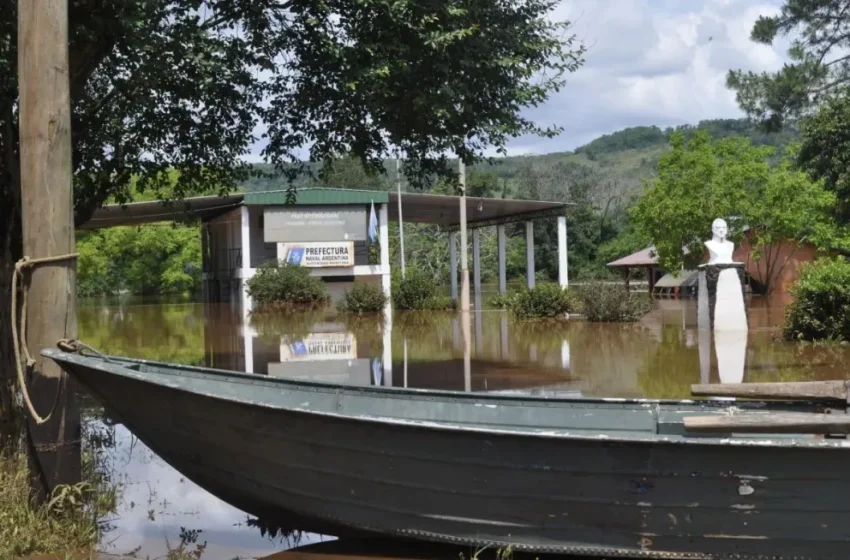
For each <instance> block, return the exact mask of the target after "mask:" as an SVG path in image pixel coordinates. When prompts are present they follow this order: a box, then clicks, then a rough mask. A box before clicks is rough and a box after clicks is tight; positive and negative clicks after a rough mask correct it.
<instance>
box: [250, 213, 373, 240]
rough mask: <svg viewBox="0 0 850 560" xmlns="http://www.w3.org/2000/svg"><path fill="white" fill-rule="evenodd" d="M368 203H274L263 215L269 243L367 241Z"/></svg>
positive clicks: (266, 237) (264, 237)
mask: <svg viewBox="0 0 850 560" xmlns="http://www.w3.org/2000/svg"><path fill="white" fill-rule="evenodd" d="M366 214H367V212H366V207H365V206H357V205H355V206H330V205H316V206H307V205H305V206H286V207H283V206H272V207H269V208H266V209H265V210H264V214H263V224H264V227H263V239H264V240H265V242H266V243H292V242H299V241H301V242H307V241H365V240H366Z"/></svg>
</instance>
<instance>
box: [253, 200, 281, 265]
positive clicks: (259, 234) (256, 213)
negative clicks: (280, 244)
mask: <svg viewBox="0 0 850 560" xmlns="http://www.w3.org/2000/svg"><path fill="white" fill-rule="evenodd" d="M247 208H248V219H249V222H250V224H251V225H250V239H251V267H250V268H258V267H259V266H260V265H261V264H263V263H264V262H266V261H270V260H274V259H276V258H277V244H276V243H265V242H264V241H263V207H262V206H248V207H247Z"/></svg>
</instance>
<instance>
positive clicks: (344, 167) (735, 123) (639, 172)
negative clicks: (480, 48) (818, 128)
mask: <svg viewBox="0 0 850 560" xmlns="http://www.w3.org/2000/svg"><path fill="white" fill-rule="evenodd" d="M700 129H707V130H709V131H710V132H711V134H712V136H713V137H714V138H724V137H728V136H745V137H747V138H750V140H751V141H752V142H753V143H754V144H756V145H769V146H774V147H776V148H777V152H778V153H781V150H782V149H783V148H784V147H785V146H787V145H788V144H789V143H790V142H792V141H794V140H795V139H796V138H797V137H798V136H799V132H798V131H797V129H796V128H794V127H789V128H788V129H786V130H784V131H783V132H781V133H778V134H768V133H765V132H762V131H761V130H759V129H758V128H757V127H756V126H755V125H754V124H752V123H750V122H749V121H747V120H746V119H715V120H705V121H701V122H699V123H698V124H696V125H683V126H679V127H676V128H666V129H661V128H659V127H657V126H637V127H631V128H625V129H623V130H618V131H616V132H613V133H611V134H606V135H603V136H600V137H599V138H596V139H595V140H593V141H591V142H589V143H588V144H585V145H584V146H580V147H578V148H576V149H575V150H574V151H571V152H551V153H546V154H534V155H525V156H513V157H505V158H494V159H493V160H492V162H490V163H480V164H478V165H476V166H474V167H472V168H471V169H470V170H469V171H470V174H471V176H473V177H475V175H478V178H479V180H481V181H484V182H486V183H488V185H489V187H487V189H485V190H486V194H489V195H491V196H493V195H495V196H498V195H501V194H502V193H504V195H507V196H523V195H525V196H528V195H531V194H538V195H544V194H545V195H549V196H550V197H551V196H554V197H555V198H556V199H557V198H561V197H560V196H558V194H560V193H559V192H558V191H562V192H563V191H565V190H568V188H567V186H566V184H567V183H568V182H569V181H570V180H576V179H577V177H578V178H580V180H586V179H587V177H593V178H595V181H597V182H598V181H599V180H602V181H603V182H607V183H616V184H617V185H618V190H619V191H621V195H625V196H626V197H627V198H628V197H631V196H633V195H634V194H637V193H638V192H639V190H640V188H641V186H642V184H643V181H644V180H645V179H647V178H650V177H652V176H653V175H654V174H655V171H656V167H657V164H658V160H659V158H660V157H661V155H662V154H663V153H664V152H665V151H667V150H668V149H669V140H670V135H671V134H672V133H673V132H674V131H676V130H681V131H684V132H685V134H686V135H689V134H691V133H692V132H693V131H695V130H700ZM385 167H386V170H387V173H386V174H385V175H383V176H370V175H368V174H366V173H365V172H364V171H363V169H362V168H361V167H360V165H359V164H358V163H357V162H355V161H351V160H341V161H339V162H338V164H337V165H336V168H335V169H334V171H333V172H332V173H331V174H330V175H329V176H328V177H327V178H326V179H324V180H317V179H311V178H309V177H301V178H299V179H298V181H297V182H296V185H297V186H299V187H306V186H308V185H321V186H334V187H346V188H360V189H378V190H386V189H390V188H393V178H394V173H395V164H394V162H392V161H387V162H386V163H385ZM257 168H258V169H260V170H261V171H264V172H271V168H270V167H269V166H266V165H258V166H257ZM312 169H313V171H314V172H317V171H318V165H313V166H312ZM482 176H483V178H482ZM530 176H533V177H530ZM529 183H537V186H538V188H537V189H536V190H537V191H538V192H537V193H532V192H523V191H524V190H526V191H528V190H535V189H534V188H533V187H529ZM547 183H548V184H547ZM242 186H243V188H244V189H245V190H246V191H255V190H273V189H280V188H285V186H286V180H285V179H283V178H255V179H252V180H250V181H247V182H245V183H244V184H243V185H242ZM403 188H404V187H403Z"/></svg>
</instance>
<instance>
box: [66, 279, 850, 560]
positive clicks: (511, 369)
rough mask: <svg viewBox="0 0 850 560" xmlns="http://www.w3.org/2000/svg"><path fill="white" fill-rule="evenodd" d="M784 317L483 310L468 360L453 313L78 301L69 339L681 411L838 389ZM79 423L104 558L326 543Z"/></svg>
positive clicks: (682, 303)
mask: <svg viewBox="0 0 850 560" xmlns="http://www.w3.org/2000/svg"><path fill="white" fill-rule="evenodd" d="M786 303H787V301H786V300H784V299H783V297H782V296H779V297H772V298H759V297H754V298H752V299H751V300H750V302H749V324H750V331H749V333H746V335H743V334H736V335H734V336H732V337H729V338H725V337H722V336H720V337H718V338H715V335H714V334H712V333H710V332H705V331H700V330H698V329H697V327H696V302H695V300H693V299H683V300H678V299H658V300H655V301H654V304H653V311H652V312H651V313H650V314H648V315H647V316H646V317H645V318H644V319H643V320H642V321H640V322H638V323H634V324H592V323H585V322H584V321H582V320H580V319H573V320H570V321H560V322H553V321H518V320H515V319H513V318H511V317H510V316H509V315H508V314H506V313H504V312H501V311H497V310H486V309H484V310H481V311H476V312H473V313H472V321H471V325H470V337H469V345H468V350H466V346H465V344H464V336H463V331H464V326H463V325H462V322H461V321H460V319H459V317H460V315H459V314H458V313H453V312H452V313H448V312H446V313H433V312H429V313H413V312H408V313H401V312H396V313H393V315H392V319H391V321H390V322H386V321H383V320H379V319H376V318H368V317H346V316H343V315H339V314H336V313H335V312H333V311H326V312H309V313H298V314H289V315H275V316H258V315H255V316H249V317H244V316H243V313H242V312H241V310H240V309H239V308H238V307H231V306H229V305H226V304H201V303H143V302H136V301H133V300H126V301H123V302H121V301H83V302H81V305H80V309H79V310H78V319H79V334H80V339H81V340H82V341H84V342H85V343H86V344H89V345H90V346H93V347H94V348H97V349H98V350H100V351H101V352H104V353H109V354H113V355H121V356H129V357H139V358H147V359H154V360H161V361H167V362H174V363H183V364H194V365H205V366H210V367H215V368H223V369H231V370H238V371H248V372H253V373H257V374H264V375H273V376H281V377H291V378H300V379H308V380H313V381H326V382H333V383H350V384H357V385H384V386H392V387H410V388H422V389H442V390H452V391H489V392H494V391H497V392H523V393H531V394H545V395H553V394H569V395H575V396H594V397H597V396H606V397H651V398H687V397H689V395H690V385H691V384H692V383H699V382H704V383H709V382H710V383H730V382H742V381H747V382H753V381H791V380H826V379H844V378H845V375H846V373H845V366H844V364H846V363H848V362H847V360H848V358H850V348H848V347H845V346H838V345H803V344H794V343H788V342H785V341H783V340H782V338H781V325H782V320H783V314H784V307H785V304H786ZM465 358H468V359H465ZM467 364H468V366H467ZM87 410H89V411H90V413H89V415H90V416H92V415H93V417H92V418H91V419H90V420H89V421H90V422H91V423H92V425H93V426H94V428H95V429H96V430H98V431H100V432H102V433H106V434H107V435H108V437H106V438H104V439H105V440H106V441H108V442H109V445H108V447H109V460H108V464H109V466H110V468H111V470H112V476H113V478H114V480H116V481H118V482H120V483H121V484H122V487H123V492H122V501H121V504H120V506H119V511H118V512H117V514H116V517H115V518H114V519H112V520H111V522H110V523H111V525H112V529H111V530H110V531H108V532H107V534H106V536H105V538H104V542H103V543H102V549H103V550H104V552H107V553H112V554H126V553H129V552H132V551H135V554H136V556H137V557H139V558H146V557H150V558H157V557H162V556H164V555H165V554H166V553H167V552H168V549H169V547H171V548H173V547H174V546H176V545H177V544H178V543H179V542H180V535H181V531H182V532H183V535H184V536H185V535H186V534H187V531H189V532H191V531H196V530H201V531H202V532H201V533H200V534H199V535H198V542H206V543H207V548H206V550H205V553H204V555H203V558H256V557H262V556H266V555H270V554H272V553H273V552H275V551H281V550H285V549H288V548H291V547H295V546H304V545H309V544H311V543H318V542H321V541H328V540H333V537H327V536H324V537H323V536H319V535H312V534H304V533H298V532H295V533H287V534H285V535H276V536H269V535H268V534H265V535H264V534H262V532H261V531H260V529H258V528H257V527H256V526H255V523H254V521H255V520H252V519H251V518H250V517H249V516H248V515H247V514H245V513H244V512H241V511H239V510H237V509H235V508H233V507H231V506H229V505H227V504H225V503H224V502H222V501H220V500H218V499H217V498H215V497H214V496H212V495H210V494H208V493H207V492H205V491H203V490H202V489H200V488H199V487H198V486H196V485H195V484H193V483H192V482H191V481H189V480H186V479H184V478H183V477H182V476H181V475H180V473H178V472H176V471H175V470H174V469H172V468H171V467H169V466H168V465H167V464H166V463H165V462H164V461H163V460H162V459H160V458H159V457H157V456H156V455H155V454H154V453H153V452H151V451H150V450H149V449H148V448H147V447H145V446H144V444H142V443H141V442H139V441H138V440H136V439H135V438H134V437H133V436H132V435H131V434H130V433H129V432H128V431H127V430H126V429H125V428H124V427H123V426H121V425H110V424H109V423H108V421H104V420H102V419H101V418H100V417H99V416H98V415H97V408H96V407H89V408H88V409H87ZM455 557H456V556H455Z"/></svg>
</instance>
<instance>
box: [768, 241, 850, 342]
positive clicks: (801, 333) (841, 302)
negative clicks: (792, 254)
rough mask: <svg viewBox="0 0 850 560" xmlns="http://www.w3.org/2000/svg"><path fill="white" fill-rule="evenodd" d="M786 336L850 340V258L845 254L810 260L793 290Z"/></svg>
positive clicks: (786, 322) (787, 312)
mask: <svg viewBox="0 0 850 560" xmlns="http://www.w3.org/2000/svg"><path fill="white" fill-rule="evenodd" d="M791 294H792V295H793V296H794V301H793V302H792V303H791V304H790V305H789V306H788V307H787V309H786V311H785V313H786V315H785V328H784V334H785V337H786V338H788V339H792V340H824V339H826V340H850V261H848V260H847V259H846V258H843V257H836V258H823V259H818V260H817V261H815V262H813V263H807V264H806V265H804V266H803V268H802V269H801V271H800V278H799V280H797V282H796V283H795V284H794V286H793V288H792V289H791Z"/></svg>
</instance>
